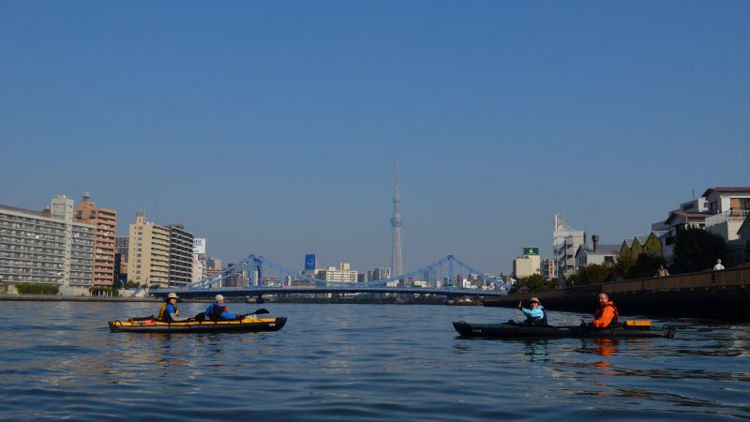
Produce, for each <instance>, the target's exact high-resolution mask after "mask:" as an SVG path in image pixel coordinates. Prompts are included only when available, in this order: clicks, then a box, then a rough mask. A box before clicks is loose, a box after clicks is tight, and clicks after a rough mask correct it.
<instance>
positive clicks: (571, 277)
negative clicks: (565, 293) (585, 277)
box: [565, 274, 581, 287]
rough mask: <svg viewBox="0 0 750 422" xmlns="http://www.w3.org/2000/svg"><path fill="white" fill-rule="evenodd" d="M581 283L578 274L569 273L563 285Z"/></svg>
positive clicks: (571, 285)
mask: <svg viewBox="0 0 750 422" xmlns="http://www.w3.org/2000/svg"><path fill="white" fill-rule="evenodd" d="M580 284H581V275H580V274H571V275H569V276H568V277H567V278H566V279H565V285H566V286H568V287H573V286H578V285H580Z"/></svg>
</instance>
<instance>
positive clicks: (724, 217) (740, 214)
mask: <svg viewBox="0 0 750 422" xmlns="http://www.w3.org/2000/svg"><path fill="white" fill-rule="evenodd" d="M748 215H750V210H737V209H730V210H728V211H724V212H720V213H718V214H713V215H710V216H708V217H706V227H711V226H715V225H717V224H722V223H726V222H729V221H732V220H736V221H744V220H745V219H746V218H747V216H748Z"/></svg>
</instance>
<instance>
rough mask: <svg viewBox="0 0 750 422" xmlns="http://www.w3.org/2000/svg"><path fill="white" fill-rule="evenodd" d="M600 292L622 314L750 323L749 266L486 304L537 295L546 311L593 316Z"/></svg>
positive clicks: (508, 304) (487, 303)
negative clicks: (607, 296) (609, 299)
mask: <svg viewBox="0 0 750 422" xmlns="http://www.w3.org/2000/svg"><path fill="white" fill-rule="evenodd" d="M599 292H606V293H608V294H609V295H610V297H611V298H612V299H613V300H614V302H615V304H616V305H617V308H618V310H619V311H620V313H621V314H623V315H636V314H644V315H657V316H663V317H672V318H683V317H696V318H716V319H731V320H742V321H750V307H748V306H747V305H748V303H750V267H742V268H733V269H729V270H723V271H703V272H698V273H690V274H679V275H673V276H668V277H652V278H640V279H634V280H623V281H614V282H609V283H603V284H591V285H586V286H575V287H569V288H566V289H549V290H542V291H535V292H531V293H523V294H510V295H508V296H506V297H503V298H501V299H493V300H486V301H485V306H502V307H515V306H517V305H518V301H519V300H525V299H528V298H529V297H531V296H536V297H538V298H539V299H540V300H541V302H542V304H543V305H544V307H545V308H547V309H552V310H558V311H572V312H593V310H594V308H595V307H596V301H595V296H596V295H597V294H598V293H599Z"/></svg>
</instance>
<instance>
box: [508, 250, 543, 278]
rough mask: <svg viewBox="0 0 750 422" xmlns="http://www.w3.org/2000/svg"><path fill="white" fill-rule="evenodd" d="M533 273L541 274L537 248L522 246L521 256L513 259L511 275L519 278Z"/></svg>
mask: <svg viewBox="0 0 750 422" xmlns="http://www.w3.org/2000/svg"><path fill="white" fill-rule="evenodd" d="M534 274H539V275H541V262H540V261H539V248H537V247H526V248H523V256H520V257H518V258H516V259H514V260H513V277H515V278H516V279H521V278H526V277H529V276H531V275H534Z"/></svg>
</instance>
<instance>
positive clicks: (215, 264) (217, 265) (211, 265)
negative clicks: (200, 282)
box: [206, 256, 222, 270]
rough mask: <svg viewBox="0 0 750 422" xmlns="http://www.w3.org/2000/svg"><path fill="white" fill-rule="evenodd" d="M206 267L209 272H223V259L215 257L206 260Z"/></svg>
mask: <svg viewBox="0 0 750 422" xmlns="http://www.w3.org/2000/svg"><path fill="white" fill-rule="evenodd" d="M206 266H207V267H208V269H209V270H221V269H222V266H221V259H219V258H215V257H213V256H212V257H209V258H207V259H206Z"/></svg>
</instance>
